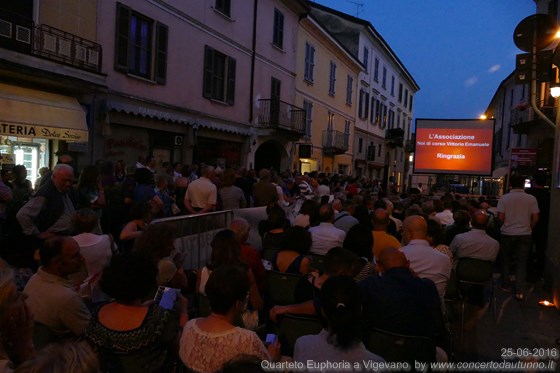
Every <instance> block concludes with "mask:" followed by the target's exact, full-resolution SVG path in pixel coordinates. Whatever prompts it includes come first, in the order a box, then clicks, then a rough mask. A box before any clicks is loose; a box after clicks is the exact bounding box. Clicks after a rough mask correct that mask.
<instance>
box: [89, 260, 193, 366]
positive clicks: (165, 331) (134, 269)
mask: <svg viewBox="0 0 560 373" xmlns="http://www.w3.org/2000/svg"><path fill="white" fill-rule="evenodd" d="M156 276H157V267H156V266H155V265H154V263H153V261H152V260H150V259H149V258H146V257H145V256H143V255H141V254H138V253H133V254H129V255H124V256H116V257H114V258H113V259H112V260H111V264H110V265H109V267H107V268H105V270H104V271H103V275H102V277H101V282H100V285H101V289H102V290H103V291H104V292H105V293H107V294H108V295H109V296H111V297H112V298H114V301H113V302H111V303H108V304H104V305H102V306H100V307H98V308H97V309H96V310H95V311H94V312H93V316H92V320H91V323H90V324H89V326H88V328H87V330H86V339H87V341H88V342H89V343H90V344H91V345H92V346H93V348H94V350H95V351H96V352H97V355H98V356H99V360H100V362H101V367H102V369H103V371H104V372H154V373H155V372H171V371H172V368H173V366H174V362H175V360H176V356H177V348H178V337H179V335H180V330H181V329H180V325H179V324H180V319H182V321H183V323H186V320H187V315H186V301H185V300H184V298H182V297H181V296H179V298H178V299H177V302H176V303H175V308H172V309H165V308H163V307H161V306H160V305H159V304H158V303H155V302H151V303H145V300H146V299H147V298H148V297H150V295H151V294H152V292H153V290H154V289H155V288H156V287H157V283H156Z"/></svg>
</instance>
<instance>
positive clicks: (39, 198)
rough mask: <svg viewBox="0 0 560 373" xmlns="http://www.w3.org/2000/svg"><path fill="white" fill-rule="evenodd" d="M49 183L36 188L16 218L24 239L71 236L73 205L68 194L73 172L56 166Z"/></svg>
mask: <svg viewBox="0 0 560 373" xmlns="http://www.w3.org/2000/svg"><path fill="white" fill-rule="evenodd" d="M51 179H52V180H51V181H52V182H49V183H46V184H45V185H43V186H42V187H41V188H39V190H38V191H37V193H35V196H34V197H33V198H32V199H31V200H29V202H27V203H26V204H25V205H24V206H23V207H22V208H21V209H20V210H19V211H18V213H17V215H16V218H17V220H18V222H19V224H20V225H21V228H22V230H23V233H25V234H26V235H29V236H36V237H38V238H40V239H47V238H49V237H52V236H55V235H60V234H69V233H71V218H72V214H73V213H74V204H73V203H72V200H71V198H70V195H69V193H70V192H71V190H72V182H73V181H74V170H73V169H72V167H71V166H69V165H67V164H64V163H60V164H57V165H56V166H55V167H54V169H53V172H52V177H51Z"/></svg>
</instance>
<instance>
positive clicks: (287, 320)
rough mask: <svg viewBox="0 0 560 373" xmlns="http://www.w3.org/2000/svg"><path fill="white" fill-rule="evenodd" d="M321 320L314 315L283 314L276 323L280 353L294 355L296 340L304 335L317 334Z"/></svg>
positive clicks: (321, 324)
mask: <svg viewBox="0 0 560 373" xmlns="http://www.w3.org/2000/svg"><path fill="white" fill-rule="evenodd" d="M322 329H323V322H322V321H321V320H319V319H318V318H316V317H309V316H300V315H293V314H285V315H283V316H282V318H281V319H280V321H279V323H278V338H279V340H280V345H281V349H282V355H284V356H294V346H295V344H296V340H297V339H298V338H299V337H301V336H304V335H310V334H318V333H319V332H320V331H321V330H322Z"/></svg>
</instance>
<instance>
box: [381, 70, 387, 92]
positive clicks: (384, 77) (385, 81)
mask: <svg viewBox="0 0 560 373" xmlns="http://www.w3.org/2000/svg"><path fill="white" fill-rule="evenodd" d="M381 86H382V87H383V88H387V68H386V67H385V66H383V80H382V82H381Z"/></svg>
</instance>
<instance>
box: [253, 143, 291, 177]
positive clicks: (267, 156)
mask: <svg viewBox="0 0 560 373" xmlns="http://www.w3.org/2000/svg"><path fill="white" fill-rule="evenodd" d="M283 150H284V149H282V147H281V146H280V144H279V143H277V142H275V141H272V140H269V141H266V142H264V143H262V144H261V145H260V146H259V148H258V149H257V151H256V152H255V170H256V171H257V172H258V171H259V170H260V169H261V168H268V169H274V170H276V171H281V169H280V167H281V165H282V154H283V153H284V151H283Z"/></svg>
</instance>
